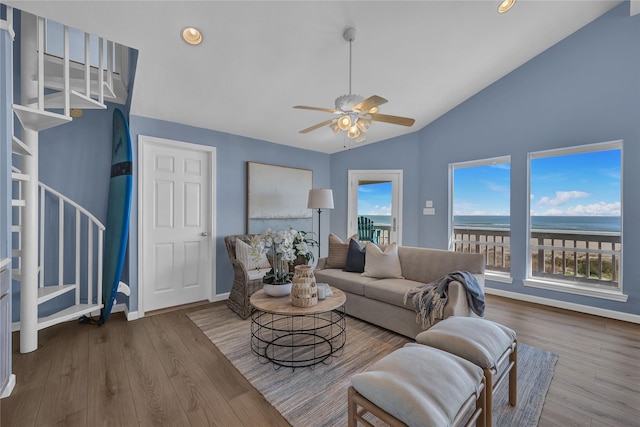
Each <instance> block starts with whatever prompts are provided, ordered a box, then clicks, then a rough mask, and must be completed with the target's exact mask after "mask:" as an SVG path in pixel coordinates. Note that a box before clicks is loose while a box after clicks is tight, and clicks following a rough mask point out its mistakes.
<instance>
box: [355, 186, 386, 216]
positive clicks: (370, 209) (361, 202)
mask: <svg viewBox="0 0 640 427" xmlns="http://www.w3.org/2000/svg"><path fill="white" fill-rule="evenodd" d="M358 215H391V181H388V182H380V183H376V184H366V185H359V186H358Z"/></svg>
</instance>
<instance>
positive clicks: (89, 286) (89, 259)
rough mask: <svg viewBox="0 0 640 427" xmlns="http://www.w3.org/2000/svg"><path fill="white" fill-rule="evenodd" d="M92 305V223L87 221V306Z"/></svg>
mask: <svg viewBox="0 0 640 427" xmlns="http://www.w3.org/2000/svg"><path fill="white" fill-rule="evenodd" d="M92 303H93V223H92V222H91V221H87V304H92Z"/></svg>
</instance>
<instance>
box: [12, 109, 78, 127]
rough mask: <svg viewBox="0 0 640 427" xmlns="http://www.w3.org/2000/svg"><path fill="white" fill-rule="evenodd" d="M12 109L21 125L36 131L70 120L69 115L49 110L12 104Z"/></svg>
mask: <svg viewBox="0 0 640 427" xmlns="http://www.w3.org/2000/svg"><path fill="white" fill-rule="evenodd" d="M13 111H14V113H15V114H16V116H18V120H20V123H21V124H22V126H23V127H25V128H27V129H30V130H34V131H36V132H40V131H43V130H45V129H49V128H52V127H55V126H58V125H62V124H65V123H69V122H71V120H72V119H71V117H69V116H65V115H62V114H57V113H52V112H50V111H43V110H37V109H35V108H31V107H27V106H24V105H18V104H13Z"/></svg>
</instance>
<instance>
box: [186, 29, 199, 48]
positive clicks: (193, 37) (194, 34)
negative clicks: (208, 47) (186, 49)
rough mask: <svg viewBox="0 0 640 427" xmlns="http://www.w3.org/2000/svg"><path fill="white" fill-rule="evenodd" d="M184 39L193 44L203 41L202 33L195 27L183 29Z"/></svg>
mask: <svg viewBox="0 0 640 427" xmlns="http://www.w3.org/2000/svg"><path fill="white" fill-rule="evenodd" d="M182 40H184V41H185V42H187V43H189V44H192V45H199V44H200V43H202V33H201V32H200V30H199V29H197V28H194V27H187V28H185V29H183V30H182Z"/></svg>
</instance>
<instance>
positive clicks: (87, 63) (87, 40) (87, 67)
mask: <svg viewBox="0 0 640 427" xmlns="http://www.w3.org/2000/svg"><path fill="white" fill-rule="evenodd" d="M84 94H85V95H87V98H91V34H89V33H84Z"/></svg>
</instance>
